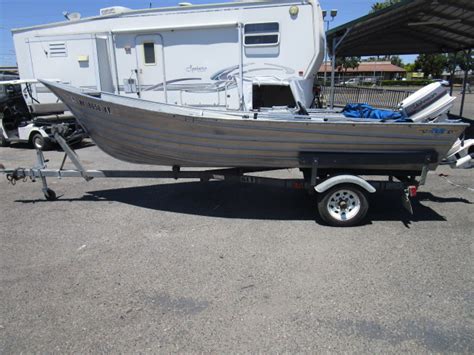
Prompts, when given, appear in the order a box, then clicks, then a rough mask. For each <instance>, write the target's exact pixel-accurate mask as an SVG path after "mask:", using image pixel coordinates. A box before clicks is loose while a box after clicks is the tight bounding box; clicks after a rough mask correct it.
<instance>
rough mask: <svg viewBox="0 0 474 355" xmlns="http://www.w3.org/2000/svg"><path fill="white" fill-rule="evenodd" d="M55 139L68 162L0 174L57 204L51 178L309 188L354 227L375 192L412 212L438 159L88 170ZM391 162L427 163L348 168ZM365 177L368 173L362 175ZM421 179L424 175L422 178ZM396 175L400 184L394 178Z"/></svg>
mask: <svg viewBox="0 0 474 355" xmlns="http://www.w3.org/2000/svg"><path fill="white" fill-rule="evenodd" d="M54 137H55V139H56V141H57V142H58V144H59V145H60V146H61V148H62V149H63V151H64V153H65V154H64V158H63V160H62V163H61V166H60V168H59V169H48V167H47V163H48V160H46V159H45V157H44V155H43V151H42V150H40V149H37V150H36V160H37V161H36V165H35V166H34V167H32V168H17V169H5V168H3V167H2V166H0V173H4V174H6V176H7V179H8V181H9V182H10V183H11V184H12V185H15V184H16V182H18V181H27V180H28V179H30V180H31V181H33V182H34V181H36V180H41V183H42V191H43V194H44V196H45V198H46V199H47V200H49V201H53V200H56V199H57V197H56V193H55V192H54V191H53V190H52V189H50V188H49V187H48V183H47V178H49V177H56V178H59V179H62V178H69V177H75V178H77V177H79V178H83V179H85V180H86V181H90V180H92V179H94V178H152V179H176V180H177V179H199V180H201V181H202V182H205V181H210V180H217V181H227V182H238V183H244V184H254V185H270V186H275V187H282V188H291V189H305V190H307V191H308V192H309V193H311V194H315V193H316V194H317V197H318V211H319V214H320V216H321V217H322V219H323V220H324V221H325V222H326V223H328V224H329V225H333V226H352V225H355V224H358V223H359V222H360V221H361V220H362V219H363V218H364V217H365V215H366V213H367V210H368V199H367V195H368V194H372V193H375V192H376V191H386V190H398V191H400V192H401V197H402V204H403V206H404V207H405V208H406V209H407V210H408V211H409V212H410V213H413V209H412V206H411V203H410V197H414V196H416V191H417V189H418V187H419V186H420V185H423V184H424V183H425V181H426V177H427V173H428V166H429V164H430V162H433V161H435V160H434V159H436V155H435V154H436V153H435V152H413V153H411V152H410V153H404V154H402V155H400V154H396V155H395V154H394V155H393V156H392V157H390V156H388V157H387V155H386V154H376V153H371V154H363V155H350V154H349V156H348V154H347V153H302V154H301V157H300V161H301V164H302V166H306V167H307V168H301V169H300V170H302V172H303V175H304V178H303V179H281V178H271V177H262V176H255V175H249V174H251V173H255V172H263V171H271V170H281V169H275V168H254V169H253V168H225V169H208V170H201V171H181V169H180V167H179V166H173V167H172V170H170V171H164V170H161V171H160V170H156V171H152V170H87V169H85V168H84V166H83V165H82V163H81V161H80V159H79V157H78V155H77V154H76V152H75V151H74V150H73V149H72V148H71V147H70V146H69V145H68V144H67V143H66V141H65V140H64V138H63V137H62V136H61V132H60V130H56V131H55V132H54ZM67 158H69V159H70V161H71V162H72V163H73V164H74V166H75V168H76V169H64V164H65V162H66V159H67ZM387 159H388V160H389V162H390V159H392V160H393V163H396V162H399V161H402V160H403V161H407V160H409V161H412V162H416V163H423V168H422V171H421V174H420V173H419V172H418V174H416V173H415V174H413V175H412V176H408V175H406V174H403V176H398V175H397V174H396V172H393V176H392V175H388V173H387V172H384V173H380V174H379V175H385V176H388V180H384V181H380V180H366V179H364V178H362V177H360V176H359V175H358V174H356V173H352V172H349V171H347V170H344V169H343V168H342V167H343V166H344V165H346V166H347V164H349V163H350V164H351V165H354V164H357V162H358V161H359V162H360V165H363V164H367V162H368V161H370V162H371V163H378V164H387ZM338 166H340V167H341V168H340V169H337V170H336V171H337V173H335V174H327V173H325V171H327V168H334V167H338ZM362 175H363V174H362ZM416 175H420V178H419V179H418V180H417V179H416ZM394 177H396V179H397V180H394Z"/></svg>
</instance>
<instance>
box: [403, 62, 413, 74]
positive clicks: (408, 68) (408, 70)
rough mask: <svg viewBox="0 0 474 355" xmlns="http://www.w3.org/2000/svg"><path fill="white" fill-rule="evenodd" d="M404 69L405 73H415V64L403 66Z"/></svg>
mask: <svg viewBox="0 0 474 355" xmlns="http://www.w3.org/2000/svg"><path fill="white" fill-rule="evenodd" d="M404 69H405V70H406V71H407V72H409V73H410V72H414V71H415V63H407V64H405V65H404Z"/></svg>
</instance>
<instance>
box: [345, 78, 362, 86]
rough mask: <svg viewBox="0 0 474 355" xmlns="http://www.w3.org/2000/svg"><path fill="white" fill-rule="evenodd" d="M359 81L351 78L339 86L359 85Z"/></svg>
mask: <svg viewBox="0 0 474 355" xmlns="http://www.w3.org/2000/svg"><path fill="white" fill-rule="evenodd" d="M359 84H360V79H359V78H351V79H349V80H347V81H343V82H342V83H341V85H359Z"/></svg>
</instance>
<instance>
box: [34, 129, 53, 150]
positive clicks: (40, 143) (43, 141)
mask: <svg viewBox="0 0 474 355" xmlns="http://www.w3.org/2000/svg"><path fill="white" fill-rule="evenodd" d="M30 142H31V145H32V146H33V148H35V149H40V150H48V149H49V148H50V147H51V142H50V140H49V139H48V138H44V137H43V136H42V135H41V133H38V132H36V133H33V134H32V135H31V138H30Z"/></svg>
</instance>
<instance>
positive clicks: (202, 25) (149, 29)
mask: <svg viewBox="0 0 474 355" xmlns="http://www.w3.org/2000/svg"><path fill="white" fill-rule="evenodd" d="M237 25H238V23H237V22H219V23H196V24H188V25H178V26H161V27H135V28H124V29H116V30H111V32H112V33H133V32H140V33H143V32H156V31H180V30H189V29H195V28H216V27H234V26H235V27H236V26H237Z"/></svg>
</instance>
